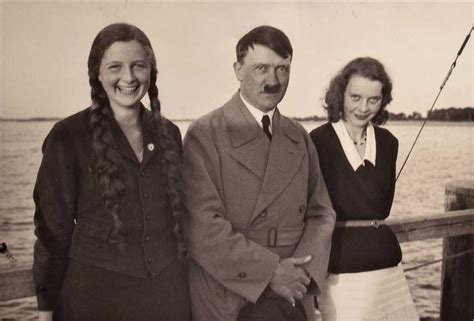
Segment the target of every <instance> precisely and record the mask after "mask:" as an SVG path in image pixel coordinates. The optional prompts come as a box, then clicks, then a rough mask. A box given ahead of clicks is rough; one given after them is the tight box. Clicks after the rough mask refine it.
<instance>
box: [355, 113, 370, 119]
mask: <svg viewBox="0 0 474 321" xmlns="http://www.w3.org/2000/svg"><path fill="white" fill-rule="evenodd" d="M354 116H355V117H356V118H357V119H360V120H366V119H367V118H369V116H370V114H367V115H354Z"/></svg>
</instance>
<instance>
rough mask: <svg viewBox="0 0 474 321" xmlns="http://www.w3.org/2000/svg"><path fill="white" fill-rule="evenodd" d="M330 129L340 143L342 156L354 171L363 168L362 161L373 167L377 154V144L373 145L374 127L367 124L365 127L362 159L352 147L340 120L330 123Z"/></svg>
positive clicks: (353, 146)
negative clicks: (344, 156)
mask: <svg viewBox="0 0 474 321" xmlns="http://www.w3.org/2000/svg"><path fill="white" fill-rule="evenodd" d="M331 125H332V127H333V128H334V130H335V131H336V134H337V137H338V138H339V141H340V142H341V145H342V149H343V151H344V154H345V155H346V157H347V160H348V161H349V163H350V164H351V166H352V168H353V169H354V171H356V170H357V169H358V168H359V166H361V165H362V166H364V161H369V162H371V163H372V165H374V166H375V156H376V154H377V144H376V143H375V132H374V126H372V123H370V122H369V124H368V125H367V140H366V142H365V153H364V157H361V156H360V155H359V152H358V151H357V147H356V146H355V145H354V142H353V140H352V138H351V137H350V136H349V133H348V132H347V129H346V126H344V121H343V120H342V119H340V120H339V121H338V122H336V123H331Z"/></svg>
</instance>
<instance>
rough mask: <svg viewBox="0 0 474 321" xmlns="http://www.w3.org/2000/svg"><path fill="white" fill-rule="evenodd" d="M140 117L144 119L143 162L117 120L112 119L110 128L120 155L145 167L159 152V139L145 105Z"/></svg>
mask: <svg viewBox="0 0 474 321" xmlns="http://www.w3.org/2000/svg"><path fill="white" fill-rule="evenodd" d="M140 115H141V118H142V128H143V160H142V162H141V164H140V162H139V161H138V159H137V156H136V155H135V152H134V151H133V149H132V146H130V143H129V142H128V139H127V137H126V136H125V134H124V133H123V131H122V129H121V128H120V125H119V124H118V123H117V121H116V120H115V119H111V121H110V127H111V129H112V134H113V136H114V140H115V144H116V146H117V150H118V151H119V153H120V154H121V155H122V156H123V157H124V158H126V159H128V160H130V161H131V162H133V163H134V164H135V165H137V166H138V167H143V166H145V165H146V163H147V162H148V161H149V160H150V159H151V158H152V157H153V155H155V153H156V152H157V150H158V147H159V146H158V139H157V136H156V135H154V134H153V133H154V126H153V122H152V113H151V111H149V110H148V109H146V108H145V107H144V106H143V105H142V106H141V110H140Z"/></svg>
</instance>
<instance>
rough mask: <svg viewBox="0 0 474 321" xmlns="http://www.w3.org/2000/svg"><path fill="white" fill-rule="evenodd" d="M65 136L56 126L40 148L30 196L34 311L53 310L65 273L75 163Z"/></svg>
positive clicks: (74, 190)
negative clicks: (31, 200) (36, 303)
mask: <svg viewBox="0 0 474 321" xmlns="http://www.w3.org/2000/svg"><path fill="white" fill-rule="evenodd" d="M72 148H73V147H72V146H71V143H70V139H69V135H68V133H67V131H66V130H65V128H63V127H62V126H59V125H58V124H56V125H55V126H54V127H53V129H52V130H51V132H50V133H49V134H48V136H47V137H46V140H45V142H44V144H43V159H42V162H41V165H40V168H39V171H38V176H37V180H36V184H35V188H34V192H33V198H34V201H35V206H36V210H35V215H34V223H35V234H36V236H37V240H36V242H35V245H34V261H33V280H34V283H35V289H36V295H37V300H38V309H39V310H43V311H50V310H54V308H55V305H56V302H57V299H58V295H59V292H60V290H61V286H62V282H63V279H64V275H65V273H66V269H67V261H68V258H67V257H68V250H69V244H70V240H71V235H72V232H73V229H74V217H75V209H76V174H75V173H76V170H75V159H74V153H73V151H72Z"/></svg>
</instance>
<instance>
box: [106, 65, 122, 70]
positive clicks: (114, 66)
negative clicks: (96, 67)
mask: <svg viewBox="0 0 474 321" xmlns="http://www.w3.org/2000/svg"><path fill="white" fill-rule="evenodd" d="M121 67H122V66H120V65H116V64H114V65H110V66H109V67H107V69H109V70H110V71H119V70H120V68H121Z"/></svg>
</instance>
